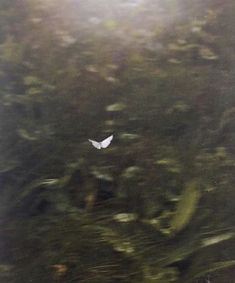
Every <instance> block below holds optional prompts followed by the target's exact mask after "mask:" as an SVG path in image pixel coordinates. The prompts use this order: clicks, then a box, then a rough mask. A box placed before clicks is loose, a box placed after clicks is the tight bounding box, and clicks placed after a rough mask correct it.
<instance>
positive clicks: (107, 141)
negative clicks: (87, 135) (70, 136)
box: [89, 135, 113, 149]
mask: <svg viewBox="0 0 235 283" xmlns="http://www.w3.org/2000/svg"><path fill="white" fill-rule="evenodd" d="M112 139H113V135H112V136H110V137H108V138H106V139H105V140H103V141H101V142H97V141H93V140H89V142H91V143H92V145H93V146H94V147H95V148H98V149H101V148H106V147H108V146H109V145H110V143H111V140H112Z"/></svg>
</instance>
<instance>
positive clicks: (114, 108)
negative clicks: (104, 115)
mask: <svg viewBox="0 0 235 283" xmlns="http://www.w3.org/2000/svg"><path fill="white" fill-rule="evenodd" d="M125 108H126V105H125V104H124V103H115V104H111V105H109V106H107V107H106V111H108V112H116V111H122V110H124V109H125Z"/></svg>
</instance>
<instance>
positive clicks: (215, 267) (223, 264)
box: [195, 260, 235, 278]
mask: <svg viewBox="0 0 235 283" xmlns="http://www.w3.org/2000/svg"><path fill="white" fill-rule="evenodd" d="M232 266H235V260H227V261H220V262H215V263H213V264H211V265H210V266H209V267H208V268H206V269H204V270H202V271H201V272H199V273H197V275H196V276H195V278H198V277H201V276H203V275H205V274H207V273H211V272H214V271H217V270H221V269H225V268H229V267H232Z"/></svg>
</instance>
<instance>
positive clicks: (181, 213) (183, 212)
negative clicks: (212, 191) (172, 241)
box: [170, 181, 200, 233]
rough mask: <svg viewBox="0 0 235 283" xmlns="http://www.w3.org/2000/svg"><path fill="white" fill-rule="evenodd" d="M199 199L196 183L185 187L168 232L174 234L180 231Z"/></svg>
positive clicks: (193, 182) (189, 218)
mask: <svg viewBox="0 0 235 283" xmlns="http://www.w3.org/2000/svg"><path fill="white" fill-rule="evenodd" d="M199 197H200V193H199V190H198V185H197V182H196V181H192V182H190V183H188V184H187V185H186V188H185V190H184V192H183V194H182V195H181V198H180V201H179V202H178V205H177V208H176V212H175V216H174V217H173V218H172V220H171V225H170V230H171V231H172V232H173V233H175V232H179V231H181V230H182V229H183V228H184V227H185V226H186V225H187V224H188V223H189V221H190V220H191V218H192V216H193V214H194V212H195V210H196V208H197V203H198V200H199Z"/></svg>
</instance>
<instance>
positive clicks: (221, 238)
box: [202, 232, 235, 247]
mask: <svg viewBox="0 0 235 283" xmlns="http://www.w3.org/2000/svg"><path fill="white" fill-rule="evenodd" d="M234 236H235V234H234V233H231V232H229V233H224V234H222V235H217V236H214V237H210V238H207V239H203V240H202V247H207V246H211V245H215V244H218V243H220V242H222V241H226V240H229V239H231V238H233V237H234Z"/></svg>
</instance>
